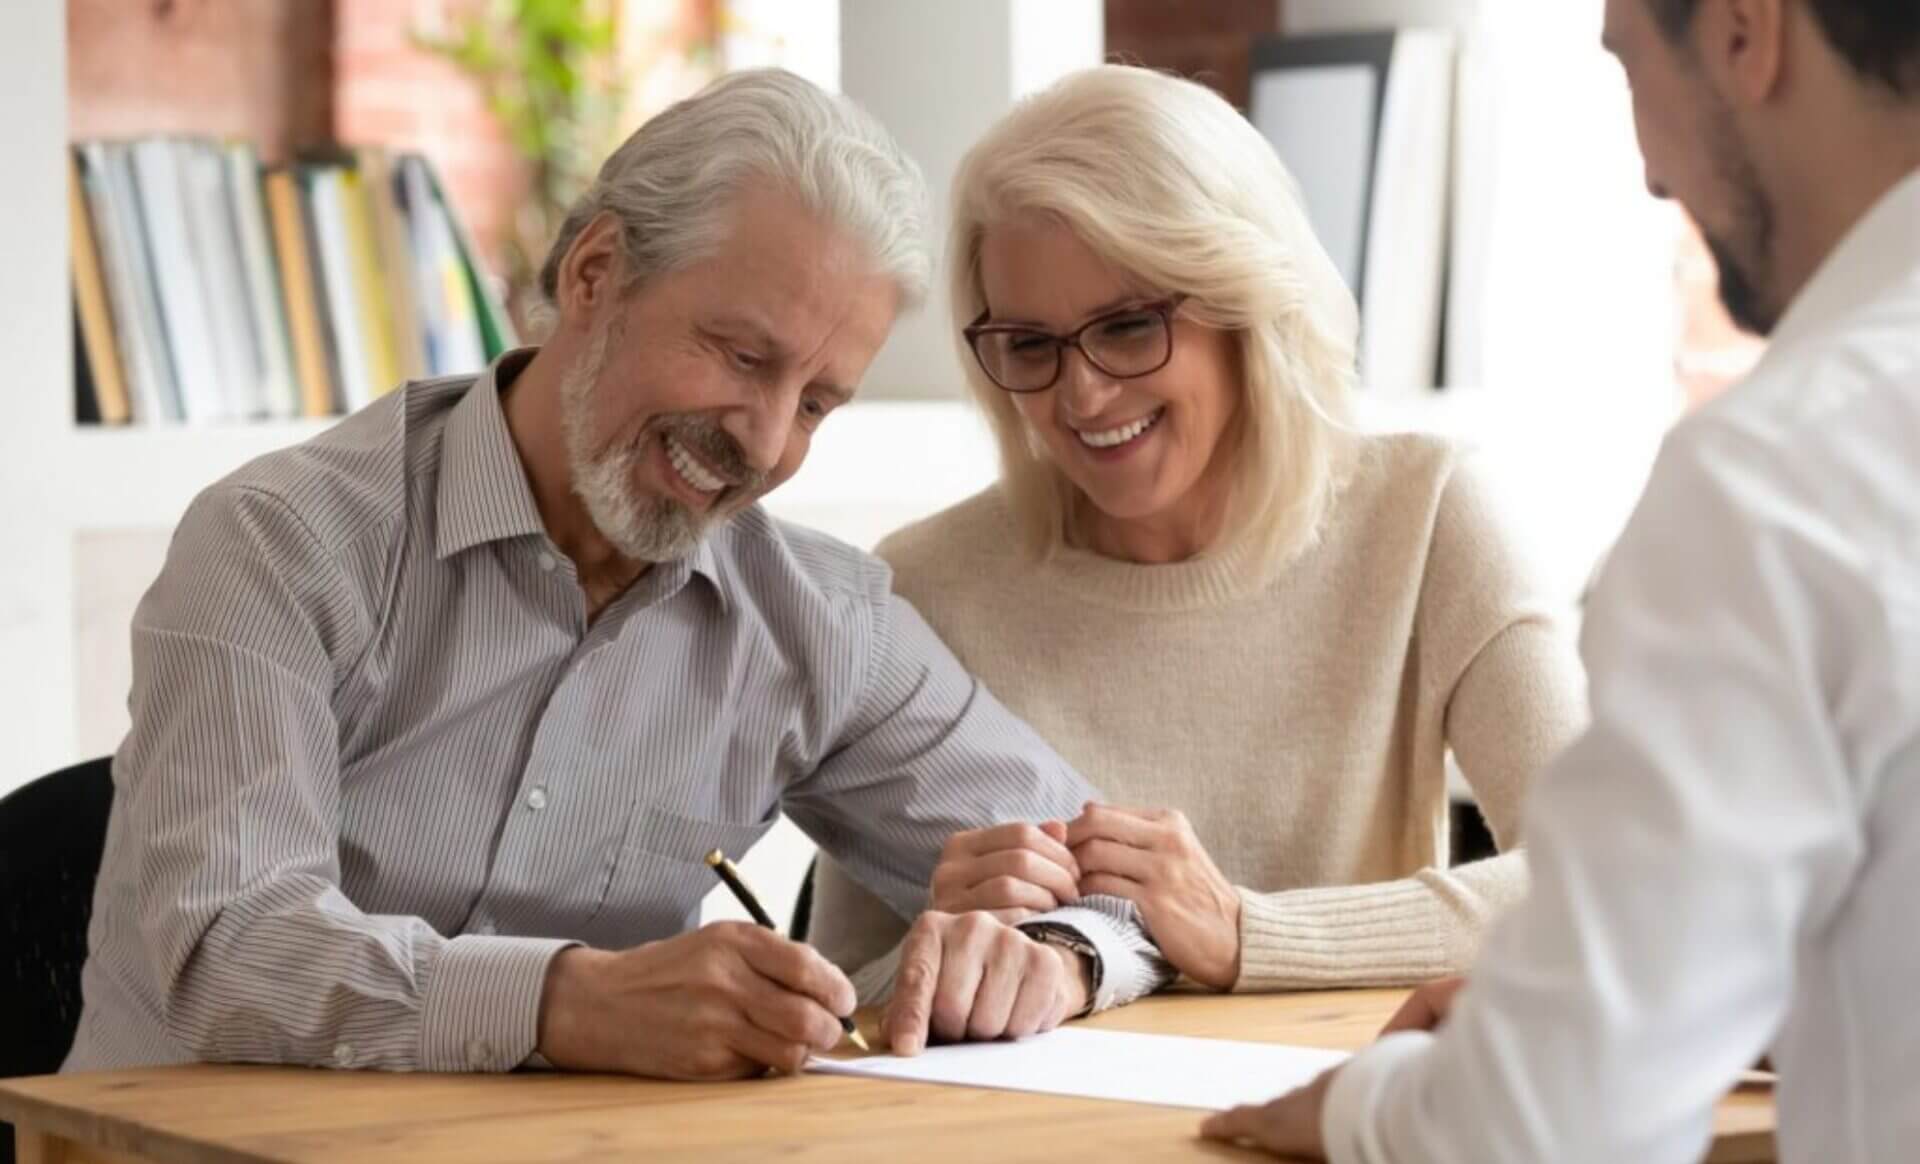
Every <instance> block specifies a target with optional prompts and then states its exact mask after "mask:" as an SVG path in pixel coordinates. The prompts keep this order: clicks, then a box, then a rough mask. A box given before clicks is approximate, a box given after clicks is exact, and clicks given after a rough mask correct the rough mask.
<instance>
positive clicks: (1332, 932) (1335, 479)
mask: <svg viewBox="0 0 1920 1164" xmlns="http://www.w3.org/2000/svg"><path fill="white" fill-rule="evenodd" d="M953 203H954V212H953V213H954V222H953V228H952V237H951V279H952V292H953V294H952V301H953V309H954V317H955V322H956V326H957V328H958V330H959V331H960V333H961V335H962V336H963V337H964V342H965V346H966V349H967V351H966V359H967V361H968V364H969V384H970V387H971V389H972V394H973V396H974V397H975V399H976V401H977V402H978V403H979V405H980V406H981V408H982V409H983V410H984V411H985V413H986V415H987V418H988V420H989V421H990V422H991V424H992V427H993V431H994V434H995V436H996V437H997V438H998V441H999V445H1000V455H1001V466H1002V471H1001V479H1000V481H999V483H998V484H996V485H995V486H993V487H991V488H989V489H987V490H986V491H985V492H983V493H981V494H979V495H977V496H975V497H973V498H971V499H969V500H967V501H964V502H962V503H961V504H959V505H957V506H955V507H954V508H952V509H950V510H947V511H946V512H944V513H941V514H939V515H937V516H935V517H932V518H930V519H928V520H926V521H924V522H922V523H920V524H918V525H915V526H912V527H909V528H907V529H905V530H902V531H900V532H898V533H896V534H894V535H893V536H892V537H890V538H888V539H887V541H886V542H885V543H884V544H883V545H882V546H881V548H880V553H881V555H882V556H883V557H885V558H886V559H887V560H888V561H889V562H890V563H891V564H892V566H893V568H894V570H895V572H896V574H897V586H898V589H899V591H900V592H901V593H902V594H903V595H904V596H906V597H907V598H908V599H909V600H910V601H912V602H913V603H914V604H915V605H916V606H917V607H918V608H919V609H920V611H921V612H922V613H923V614H924V615H925V616H926V618H927V619H928V621H929V622H931V623H932V625H933V626H934V628H935V629H936V630H938V631H939V633H940V634H941V635H942V636H943V637H944V638H945V639H946V641H947V643H948V644H949V645H951V646H952V648H953V649H954V651H955V652H957V653H958V655H959V656H960V658H961V659H962V660H963V661H964V662H965V663H966V664H967V665H968V666H969V667H970V668H971V669H972V670H973V671H974V673H975V674H976V675H978V676H979V677H980V678H981V679H983V680H984V682H985V683H986V685H987V687H988V688H990V689H991V690H992V691H993V692H995V693H996V694H997V695H998V696H999V697H1000V698H1001V699H1002V700H1003V701H1004V702H1006V703H1007V704H1008V705H1009V706H1011V707H1012V708H1013V709H1014V711H1016V712H1017V713H1019V714H1020V715H1022V716H1024V717H1025V718H1026V719H1027V720H1028V721H1029V722H1030V723H1031V724H1033V726H1034V727H1035V728H1037V729H1038V730H1039V731H1040V733H1041V734H1042V735H1043V736H1045V737H1046V738H1047V740H1048V741H1049V742H1051V743H1052V744H1053V745H1054V746H1055V747H1056V748H1058V749H1059V751H1060V752H1061V753H1062V754H1063V755H1065V756H1066V757H1067V758H1068V759H1069V760H1071V761H1073V762H1074V763H1075V764H1076V765H1077V766H1079V768H1080V769H1081V770H1082V771H1083V772H1085V773H1086V774H1087V775H1088V777H1089V778H1090V779H1092V780H1094V781H1095V782H1096V783H1097V784H1099V785H1100V786H1101V787H1103V788H1104V789H1105V790H1106V792H1107V793H1108V795H1109V796H1110V797H1111V803H1110V804H1101V805H1093V806H1089V807H1088V808H1087V810H1086V811H1085V812H1084V814H1083V815H1081V816H1080V817H1079V818H1078V819H1076V820H1074V821H1071V822H1051V823H1049V824H1047V825H1045V826H1043V827H1041V828H1035V827H1032V826H1023V825H1010V826H1007V827H1003V828H998V829H989V830H985V831H982V832H978V833H971V834H961V835H960V836H958V837H956V838H954V841H953V843H952V844H950V845H949V846H948V850H947V855H946V859H945V860H944V861H943V863H942V865H941V867H940V870H939V872H938V873H937V874H936V876H935V880H934V904H935V907H936V908H941V909H947V910H962V909H995V910H1002V911H1009V912H1017V911H1021V910H1038V909H1047V908H1052V907H1054V906H1056V905H1059V904H1071V903H1072V902H1074V901H1075V900H1077V899H1078V898H1079V896H1080V895H1082V894H1093V893H1106V894H1117V895H1120V896H1122V897H1126V898H1128V899H1130V900H1132V901H1133V902H1135V903H1136V904H1137V905H1138V906H1139V908H1140V910H1141V912H1142V913H1143V915H1144V917H1145V920H1146V923H1147V926H1148V928H1149V930H1150V932H1151V933H1152V934H1153V936H1154V939H1155V940H1156V941H1157V942H1158V943H1159V945H1160V947H1161V949H1162V950H1163V951H1164V953H1165V954H1166V956H1167V957H1168V959H1169V960H1170V961H1171V962H1172V963H1173V965H1174V966H1175V967H1176V968H1177V969H1178V970H1180V971H1181V972H1182V973H1183V974H1184V975H1185V977H1186V978H1188V979H1190V980H1192V981H1194V982H1197V983H1200V984H1203V985H1205V986H1210V987H1214V988H1218V989H1228V988H1231V989H1236V990H1276V989H1290V988H1299V987H1309V986H1335V985H1363V984H1398V983H1409V982H1414V981H1418V980H1423V979H1428V978H1432V977H1435V976H1439V975H1443V974H1447V973H1449V972H1454V971H1458V970H1460V969H1461V968H1463V967H1464V966H1466V965H1467V964H1468V962H1469V961H1470V960H1471V959H1472V956H1473V954H1474V951H1475V949H1476V948H1477V945H1478V941H1479V938H1480V935H1481V932H1482V930H1483V929H1484V928H1485V926H1486V924H1487V922H1488V919H1489V918H1491V917H1492V916H1493V915H1494V914H1495V913H1497V912H1498V911H1499V910H1500V909H1501V908H1502V907H1503V906H1505V905H1507V904H1508V903H1509V902H1511V901H1513V900H1515V899H1516V898H1517V897H1519V896H1520V895H1521V894H1522V893H1523V892H1524V891H1525V886H1526V870H1525V867H1524V865H1523V863H1522V862H1523V858H1522V856H1521V854H1519V853H1517V852H1512V851H1511V850H1512V848H1513V846H1514V845H1515V844H1516V843H1517V841H1518V839H1519V825H1520V808H1521V804H1522V801H1523V800H1524V798H1525V794H1526V789H1527V782H1528V779H1529V777H1530V776H1531V775H1532V774H1533V772H1534V771H1535V770H1536V769H1538V768H1539V767H1540V766H1541V764H1542V762H1543V761H1545V760H1546V759H1548V758H1549V757H1550V756H1551V755H1552V754H1553V753H1554V752H1555V751H1557V750H1558V749H1559V748H1560V747H1561V746H1562V745H1563V744H1566V743H1568V742H1570V741H1571V740H1572V738H1573V737H1574V735H1575V734H1576V731H1577V729H1578V728H1579V727H1580V726H1581V722H1582V699H1581V688H1582V683H1581V675H1580V671H1579V664H1578V661H1577V659H1576V658H1575V656H1574V654H1573V651H1572V645H1571V643H1570V642H1568V641H1567V639H1566V637H1564V636H1563V634H1562V630H1561V628H1560V627H1558V626H1556V624H1555V621H1554V616H1553V612H1554V608H1555V604H1554V603H1553V602H1552V600H1551V599H1550V598H1549V597H1548V596H1547V595H1546V594H1544V593H1543V592H1542V590H1541V587H1540V584H1539V582H1538V581H1537V579H1536V577H1535V575H1534V573H1533V571H1532V570H1530V569H1529V567H1528V565H1527V563H1526V562H1525V561H1524V558H1523V555H1522V553H1521V552H1520V548H1519V547H1518V546H1516V545H1515V544H1514V543H1513V541H1512V539H1511V537H1510V536H1509V534H1508V532H1507V531H1506V529H1505V528H1504V527H1503V526H1502V523H1501V521H1500V518H1499V516H1498V513H1497V506H1496V504H1495V500H1496V499H1495V498H1494V497H1493V496H1492V495H1491V493H1490V491H1489V489H1488V488H1487V486H1486V484H1485V483H1484V482H1483V481H1482V480H1481V479H1480V477H1478V476H1477V475H1476V474H1475V472H1474V470H1473V467H1472V466H1471V464H1470V463H1469V462H1468V461H1466V460H1464V459H1463V458H1462V456H1461V454H1460V453H1459V452H1458V451H1457V450H1456V449H1455V448H1454V447H1452V446H1451V445H1449V444H1448V443H1446V442H1444V441H1441V440H1438V439H1435V438H1432V437H1427V436H1416V435H1399V436H1363V435H1359V434H1356V433H1355V432H1353V431H1351V430H1349V429H1348V428H1347V427H1346V426H1345V425H1344V424H1343V423H1342V417H1343V406H1344V400H1345V397H1346V395H1347V393H1348V392H1349V391H1350V389H1351V387H1352V384H1353V380H1354V346H1355V331H1356V325H1355V315H1356V313H1355V309H1354V304H1353V300H1352V297H1351V295H1350V294H1349V293H1348V292H1347V290H1346V289H1345V288H1344V286H1343V285H1342V284H1341V283H1340V281H1339V277H1338V275H1337V274H1336V272H1335V270H1334V268H1333V265H1332V263H1331V262H1330V260H1329V259H1328V257H1327V255H1326V253H1325V252H1324V251H1323V250H1322V248H1321V247H1320V245H1319V243H1318V242H1317V241H1316V240H1315V238H1314V237H1313V234H1312V232H1311V229H1310V227H1309V226H1308V224H1307V220H1306V217H1305V213H1304V211H1303V209H1302V206H1301V203H1300V201H1299V197H1298V195H1297V192H1296V190H1295V187H1294V184H1293V182H1292V180H1291V179H1290V178H1289V176H1288V174H1287V173H1286V171H1285V169H1284V168H1283V167H1282V166H1281V164H1280V162H1279V160H1278V159H1277V158H1276V157H1275V156H1274V154H1273V151H1272V150H1271V149H1270V148H1269V146H1268V145H1267V143H1266V142H1265V141H1264V140H1263V139H1262V138H1261V137H1260V135H1259V134H1258V133H1257V132H1256V131H1255V130H1254V129H1253V128H1252V127H1251V126H1250V125H1249V124H1248V123H1247V122H1246V120H1245V119H1244V118H1242V117H1241V116H1240V115H1239V114H1237V113H1236V112H1235V111H1234V110H1233V109H1232V108H1231V107H1230V106H1228V105H1227V104H1226V102H1224V101H1222V100H1221V99H1220V98H1218V97H1217V96H1215V95H1213V94H1212V93H1211V92H1209V91H1207V90H1206V89H1203V88H1201V87H1200V86H1198V85H1194V84H1191V83H1189V82H1186V81H1181V80H1177V79H1175V78H1172V77H1168V76H1164V75H1160V74H1156V73H1153V72H1149V71H1146V70H1141V69H1135V68H1125V67H1119V66H1107V67H1102V68H1096V69H1091V70H1088V71H1085V72H1081V73H1078V74H1075V75H1073V76H1070V77H1068V78H1066V79H1065V80H1062V81H1061V82H1059V83H1057V84H1055V85H1054V86H1053V87H1051V88H1050V89H1048V90H1046V91H1045V92H1042V93H1040V94H1038V95H1036V96H1034V97H1032V98H1030V99H1028V100H1026V101H1025V102H1023V103H1022V104H1021V105H1020V106H1019V107H1018V108H1016V109H1015V110H1014V111H1013V112H1012V113H1011V114H1009V115H1008V116H1007V117H1006V118H1005V119H1004V120H1003V121H1001V122H1000V123H999V124H998V125H997V126H996V127H994V128H993V129H992V130H991V131H990V132H989V133H988V134H987V135H986V137H985V138H984V139H983V140H982V141H981V142H980V143H979V144H978V145H976V146H975V147H974V148H973V150H972V152H971V153H970V154H969V155H968V157H967V158H966V160H965V162H964V163H963V164H962V166H961V169H960V172H959V174H958V176H957V178H956V181H955V188H954V198H953ZM1449 749H1451V750H1452V752H1453V753H1454V755H1455V756H1456V757H1457V759H1458V761H1459V763H1460V766H1461V768H1462V769H1463V770H1464V772H1465V774H1466V777H1467V779H1468V781H1469V782H1470V783H1471V785H1472V787H1473V790H1474V792H1475V794H1476V795H1477V798H1478V800H1479V803H1480V806H1481V808H1482V810H1483V811H1484V812H1485V814H1486V817H1487V820H1488V822H1489V824H1490V826H1491V829H1492V832H1493V835H1494V838H1495V840H1496V842H1497V843H1498V844H1499V845H1500V847H1501V849H1502V850H1503V854H1502V855H1500V856H1497V857H1494V858H1491V859H1488V860H1484V861H1478V862H1475V863H1472V864H1468V865H1464V866H1460V867H1456V868H1451V869H1450V868H1448V867H1447V840H1448V813H1447V804H1448V798H1447V790H1446V775H1445V774H1446V757H1447V753H1448V750H1449ZM1156 806H1163V807H1156ZM813 925H814V939H815V941H816V943H817V944H818V945H819V946H820V948H821V949H822V951H823V952H825V953H826V954H827V955H828V956H829V957H830V958H833V959H835V960H836V961H839V962H840V963H842V964H843V965H849V966H851V965H857V964H861V963H864V962H866V961H867V960H868V959H869V958H871V957H872V956H873V955H875V954H877V953H880V952H881V951H884V950H885V949H887V948H888V947H889V946H891V945H892V944H893V943H894V942H895V941H896V940H897V939H898V938H899V936H900V934H901V932H902V930H903V929H904V926H905V923H904V922H903V921H902V920H901V919H899V918H897V917H895V916H894V915H893V914H892V913H890V912H889V911H888V910H887V909H886V907H884V906H883V905H881V904H879V902H878V901H877V900H875V899H874V898H872V897H871V896H869V895H868V894H867V893H866V892H865V891H864V890H862V889H861V888H859V887H858V886H857V885H855V884H853V883H852V882H851V881H850V880H849V879H848V878H847V877H846V875H845V874H844V873H843V872H842V871H840V870H838V869H836V868H835V867H834V866H832V865H830V864H823V865H822V867H821V869H820V874H819V881H818V884H817V888H816V897H815V905H814V914H813Z"/></svg>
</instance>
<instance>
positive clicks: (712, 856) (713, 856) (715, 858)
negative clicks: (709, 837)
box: [707, 849, 727, 869]
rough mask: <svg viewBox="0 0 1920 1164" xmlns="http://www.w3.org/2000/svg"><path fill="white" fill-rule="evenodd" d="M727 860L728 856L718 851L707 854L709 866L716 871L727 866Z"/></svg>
mask: <svg viewBox="0 0 1920 1164" xmlns="http://www.w3.org/2000/svg"><path fill="white" fill-rule="evenodd" d="M726 860H727V855H726V854H725V853H723V852H721V851H720V850H718V849H715V850H714V851H713V852H711V853H708V854H707V864H709V865H711V866H713V867H714V868H715V869H718V868H719V867H720V866H721V865H723V864H725V863H726Z"/></svg>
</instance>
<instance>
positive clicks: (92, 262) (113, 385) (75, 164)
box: [67, 151, 133, 424]
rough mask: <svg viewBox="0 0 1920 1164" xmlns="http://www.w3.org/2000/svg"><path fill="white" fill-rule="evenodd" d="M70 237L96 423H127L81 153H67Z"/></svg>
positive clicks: (77, 321)
mask: <svg viewBox="0 0 1920 1164" xmlns="http://www.w3.org/2000/svg"><path fill="white" fill-rule="evenodd" d="M67 220H68V232H67V233H68V237H69V242H70V245H71V246H72V248H73V317H74V327H75V330H76V333H77V337H78V339H79V341H80V348H79V349H78V354H79V355H82V356H84V357H85V359H86V372H87V377H88V381H89V383H88V386H87V387H88V389H89V390H88V391H87V392H86V393H84V396H85V398H86V399H87V400H88V401H89V402H90V405H91V407H92V410H93V416H94V418H95V421H96V422H97V423H102V424H125V423H127V421H129V420H131V419H132V418H133V405H132V401H131V400H130V399H129V397H128V395H127V383H126V379H125V377H124V375H123V373H122V372H121V367H120V353H119V352H118V351H117V350H116V349H115V347H114V321H113V311H112V308H111V307H110V306H109V305H108V303H107V288H106V279H105V277H104V275H103V274H102V271H103V268H102V267H101V263H100V250H99V246H98V244H97V242H96V240H95V238H94V233H93V215H92V214H91V213H90V212H89V210H88V208H87V195H86V192H85V191H84V190H83V189H82V188H81V179H80V155H79V154H78V153H77V152H71V151H70V152H69V153H68V155H67Z"/></svg>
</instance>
